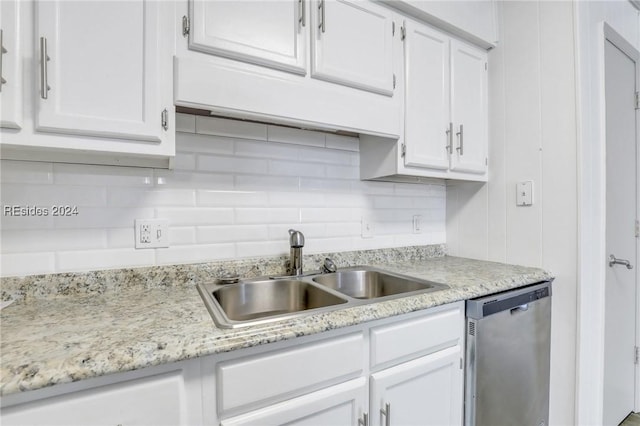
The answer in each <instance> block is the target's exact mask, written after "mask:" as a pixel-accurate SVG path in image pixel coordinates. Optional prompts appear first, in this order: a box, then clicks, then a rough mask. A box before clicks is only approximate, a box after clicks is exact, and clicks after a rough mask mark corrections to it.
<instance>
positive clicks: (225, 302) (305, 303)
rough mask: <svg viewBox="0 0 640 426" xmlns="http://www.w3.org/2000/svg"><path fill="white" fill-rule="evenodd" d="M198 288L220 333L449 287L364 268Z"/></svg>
mask: <svg viewBox="0 0 640 426" xmlns="http://www.w3.org/2000/svg"><path fill="white" fill-rule="evenodd" d="M197 288H198V291H199V292H200V296H202V300H204V303H205V305H206V306H207V309H208V310H209V313H210V314H211V317H212V318H213V320H214V322H215V323H216V325H217V326H218V327H221V328H238V327H246V326H253V325H259V324H265V323H269V322H273V321H279V320H285V319H291V318H296V317H300V316H303V315H308V314H312V313H322V312H329V311H332V310H336V309H340V308H347V307H353V306H360V305H364V304H367V303H373V302H374V301H378V300H380V299H381V300H389V299H393V298H399V297H403V296H409V295H412V294H420V293H428V292H431V291H437V290H443V289H446V288H449V287H448V286H447V285H444V284H439V283H434V282H431V281H426V280H421V279H417V278H412V277H406V276H403V275H399V274H395V273H391V272H387V271H383V270H381V269H377V268H373V267H370V266H358V267H353V268H344V269H340V270H338V272H333V273H328V274H321V273H317V274H315V275H310V276H303V277H291V278H289V277H279V278H273V279H272V278H265V277H263V278H255V279H251V280H242V281H240V282H237V283H234V284H226V285H222V284H213V283H199V284H198V285H197ZM383 298H384V299H383Z"/></svg>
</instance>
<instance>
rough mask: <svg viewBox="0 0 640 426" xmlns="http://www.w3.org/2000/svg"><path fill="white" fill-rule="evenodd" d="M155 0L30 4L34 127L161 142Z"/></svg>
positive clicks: (157, 8) (52, 0)
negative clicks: (33, 26)
mask: <svg viewBox="0 0 640 426" xmlns="http://www.w3.org/2000/svg"><path fill="white" fill-rule="evenodd" d="M160 4H161V2H156V1H151V0H126V1H117V2H116V1H62V0H49V1H39V2H36V20H35V23H36V31H35V34H36V46H35V48H36V52H37V53H36V60H35V61H34V62H35V64H36V66H37V67H38V68H39V71H38V82H37V84H38V89H37V91H36V105H37V109H38V111H37V115H36V129H37V130H39V131H50V132H59V133H66V134H79V135H95V136H107V137H115V138H124V139H136V140H147V141H153V142H160V141H161V138H162V136H163V132H164V131H165V130H164V129H163V127H162V119H163V117H162V113H163V108H170V105H165V106H161V99H162V97H161V94H162V93H165V91H166V90H167V89H166V88H165V87H162V84H161V80H160V73H161V72H162V71H161V69H162V67H164V66H165V64H164V63H163V62H161V52H166V51H167V49H168V47H167V46H163V45H162V43H161V36H160V33H159V21H160V16H159V13H160ZM162 49H164V50H162ZM93 142H94V143H101V142H100V141H99V140H94V141H93ZM88 143H91V140H88Z"/></svg>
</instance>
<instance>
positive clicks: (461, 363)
mask: <svg viewBox="0 0 640 426" xmlns="http://www.w3.org/2000/svg"><path fill="white" fill-rule="evenodd" d="M460 370H462V358H460Z"/></svg>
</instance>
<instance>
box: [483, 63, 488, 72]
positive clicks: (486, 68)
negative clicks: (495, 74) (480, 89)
mask: <svg viewBox="0 0 640 426" xmlns="http://www.w3.org/2000/svg"><path fill="white" fill-rule="evenodd" d="M488 69H489V64H488V63H487V62H485V63H484V70H485V71H486V70H488Z"/></svg>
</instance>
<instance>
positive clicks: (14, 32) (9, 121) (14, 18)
mask: <svg viewBox="0 0 640 426" xmlns="http://www.w3.org/2000/svg"><path fill="white" fill-rule="evenodd" d="M20 8H21V2H20V1H16V0H7V1H4V0H3V1H2V17H1V18H0V45H2V49H1V50H2V53H0V75H1V77H2V83H0V100H1V101H2V106H1V109H0V111H1V113H0V116H1V119H0V127H6V128H11V129H20V128H22V61H21V58H20V54H21V52H20V48H21V46H20V45H21V43H20Z"/></svg>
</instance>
